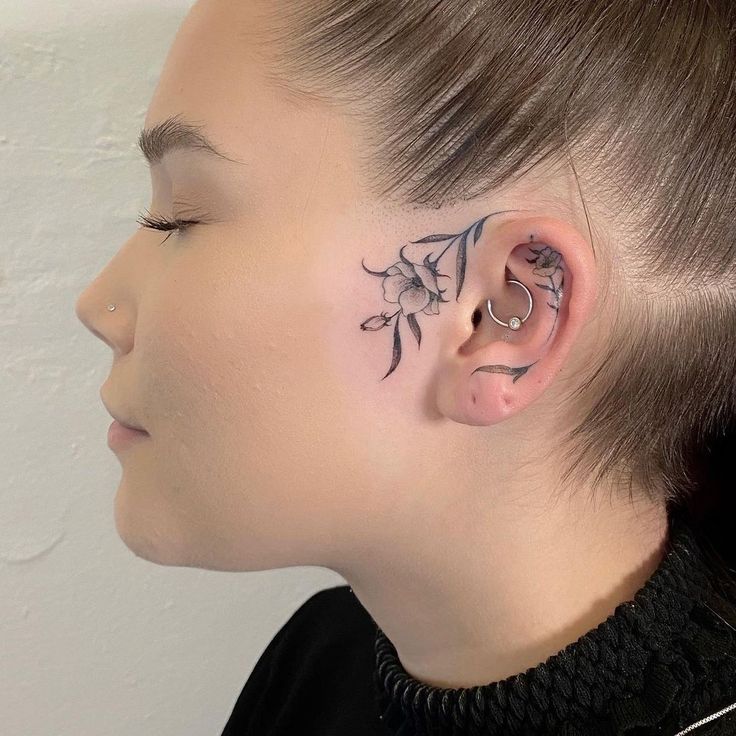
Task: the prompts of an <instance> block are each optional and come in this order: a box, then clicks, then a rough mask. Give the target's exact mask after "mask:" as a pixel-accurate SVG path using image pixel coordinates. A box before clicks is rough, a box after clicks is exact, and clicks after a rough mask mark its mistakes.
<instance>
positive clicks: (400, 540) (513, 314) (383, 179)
mask: <svg viewBox="0 0 736 736" xmlns="http://www.w3.org/2000/svg"><path fill="white" fill-rule="evenodd" d="M735 26H736V13H735V11H734V6H733V5H732V4H731V0H691V1H690V2H688V3H667V2H664V3H631V2H629V1H628V0H611V2H607V3H592V2H591V3H579V4H573V3H557V2H553V1H549V2H541V1H539V0H537V1H536V2H532V1H531V0H526V1H524V0H515V2H513V3H510V2H506V1H505V0H493V2H490V3H468V2H465V1H463V0H438V2H421V1H419V0H417V1H416V2H403V3H396V2H395V1H394V0H323V2H314V1H313V0H310V1H307V0H303V1H302V2H286V1H285V0H281V1H275V0H248V1H247V2H246V1H244V0H237V1H236V0H199V2H197V3H196V4H195V5H194V6H193V8H192V9H191V11H190V12H189V14H188V15H187V17H186V19H185V21H184V23H183V24H182V26H181V28H180V30H179V32H178V34H177V36H176V39H175V41H174V44H173V46H172V48H171V50H170V53H169V56H168V58H167V60H166V63H165V66H164V69H163V72H162V75H161V79H160V81H159V84H158V87H157V89H156V91H155V93H154V96H153V99H152V100H151V103H150V106H149V109H148V112H147V115H146V120H145V129H144V131H143V132H142V134H141V137H140V140H139V144H140V147H141V150H142V152H143V154H144V155H145V156H146V158H147V160H148V162H149V163H150V166H151V176H152V181H153V201H152V204H153V206H152V208H151V211H149V213H148V214H144V215H142V216H141V218H140V220H139V221H140V223H141V225H143V229H140V230H138V231H136V232H135V233H134V234H133V235H132V236H131V238H130V239H129V240H128V241H127V242H126V243H124V245H123V246H122V248H121V249H120V251H119V252H118V253H117V254H116V255H115V257H114V258H113V259H112V260H111V261H110V262H109V264H108V265H107V266H106V267H105V269H104V270H103V271H102V272H101V273H100V274H99V276H98V277H97V278H96V279H95V280H94V281H93V283H91V284H90V285H89V286H88V287H87V288H86V289H85V291H84V292H83V293H82V294H81V295H80V297H79V301H78V304H77V314H78V316H79V318H80V319H81V320H82V321H83V322H84V324H85V325H86V326H87V327H88V328H89V329H90V330H92V331H93V332H94V333H95V334H96V335H98V336H99V337H100V338H101V339H103V340H104V341H105V342H106V343H108V344H109V345H110V346H111V347H112V348H113V352H114V358H115V359H114V364H113V366H112V369H111V373H110V376H109V378H108V380H107V381H106V382H105V384H104V385H103V387H102V391H101V394H102V399H103V401H104V403H105V405H106V406H107V408H108V409H109V411H110V412H111V413H112V414H113V415H114V416H115V417H116V418H117V419H119V420H120V421H121V422H123V423H127V424H128V425H132V426H134V427H138V429H140V430H145V432H143V431H138V432H133V431H130V430H128V431H125V430H123V429H122V428H121V427H120V426H119V425H114V427H113V429H112V431H111V434H110V444H111V447H112V448H113V449H114V450H115V452H116V453H117V455H118V457H119V460H120V462H121V466H122V478H121V481H120V486H119V488H118V491H117V494H116V497H115V522H116V528H117V530H118V533H119V534H120V536H121V538H122V539H123V541H124V542H125V544H127V546H128V547H129V548H130V549H131V550H132V551H133V552H134V553H135V554H136V555H137V556H139V557H141V558H143V559H146V560H150V561H151V562H154V563H157V564H161V565H175V566H187V567H198V568H206V569H211V570H228V571H246V570H267V569H275V568H281V567H289V566H294V565H318V566H324V567H328V568H331V569H332V570H335V571H336V572H338V573H339V574H340V575H342V576H343V577H344V578H345V580H346V581H347V583H348V585H344V586H338V587H337V588H333V589H330V590H328V591H321V592H320V593H318V594H317V595H316V596H314V597H313V598H312V599H310V600H309V601H308V602H307V603H305V604H304V606H302V608H301V609H300V610H299V611H297V613H296V614H294V616H293V617H292V619H291V620H290V621H289V622H288V623H287V625H286V626H285V627H284V628H283V629H282V630H281V631H280V632H279V634H278V635H277V637H276V638H275V639H274V640H273V641H272V642H271V644H270V645H269V648H268V650H267V651H266V652H264V654H263V656H262V658H261V660H260V661H259V662H258V665H257V666H256V669H255V670H254V671H253V673H252V674H251V676H250V678H249V679H248V682H247V683H246V686H245V688H244V690H243V692H242V693H241V696H240V698H239V699H238V702H237V704H236V707H235V709H234V710H233V713H232V714H231V716H230V719H229V721H228V724H227V726H226V728H225V732H226V733H227V734H236V733H237V734H252V735H253V736H256V735H257V736H263V735H264V734H277V733H278V734H287V733H288V734H294V733H299V734H300V735H303V734H321V735H323V736H329V735H331V734H398V735H400V736H408V735H409V734H425V733H427V734H428V733H441V734H459V733H463V734H465V733H467V734H473V733H486V734H504V736H506V735H508V734H554V735H557V736H562V735H564V736H573V735H576V736H580V735H583V734H586V735H587V734H595V735H596V736H597V735H599V734H629V735H631V736H633V734H637V735H643V734H667V735H668V736H669V735H674V734H675V733H684V732H685V730H686V729H689V730H688V732H690V730H693V728H692V727H694V728H697V733H698V736H700V734H706V733H707V734H711V736H712V735H713V734H731V733H736V717H735V716H736V711H734V709H732V708H731V707H730V706H732V704H734V703H736V638H735V637H736V634H735V633H734V631H736V630H735V629H734V623H735V622H736V608H734V605H736V603H735V601H736V596H734V594H733V589H732V587H731V583H732V580H731V578H730V577H729V574H728V571H727V570H726V569H725V568H723V569H721V568H718V569H717V568H716V565H715V562H714V560H715V556H714V555H712V554H709V555H706V554H705V551H704V547H705V540H702V539H700V537H699V536H698V535H697V534H696V533H695V531H694V528H693V526H692V524H691V523H690V521H691V520H689V518H688V517H687V515H686V514H684V513H683V512H682V509H683V508H685V506H686V502H687V500H688V499H689V498H693V497H695V496H697V494H698V493H699V492H701V491H700V490H699V489H698V487H697V484H696V483H695V482H694V462H695V461H694V457H695V455H694V452H695V450H696V449H697V447H699V444H698V443H702V442H705V441H706V439H707V438H712V437H714V436H718V433H719V431H721V429H722V427H723V426H725V424H726V423H727V422H728V421H729V420H732V419H733V418H734V417H736V392H735V391H734V360H735V353H734V350H736V320H735V319H734V315H735V312H736V307H735V304H736V298H735V296H734V282H735V280H734V276H735V275H736V249H735V248H734V227H733V216H732V207H733V202H734V198H735V195H736V180H735V179H734V176H733V171H734V170H735V166H734V164H736V149H735V147H734V141H733V130H734V128H733V122H734V108H735V102H734V100H735V92H734V79H735V78H736V77H735V74H734V59H735V56H736V55H735V54H734V27H735ZM155 231H171V232H169V233H168V235H166V237H165V238H163V240H162V239H161V235H160V233H156V232H155ZM159 245H161V246H165V247H158V246H159ZM106 307H107V308H106ZM702 492H703V493H705V491H704V490H703V491H702ZM695 724H697V725H695Z"/></svg>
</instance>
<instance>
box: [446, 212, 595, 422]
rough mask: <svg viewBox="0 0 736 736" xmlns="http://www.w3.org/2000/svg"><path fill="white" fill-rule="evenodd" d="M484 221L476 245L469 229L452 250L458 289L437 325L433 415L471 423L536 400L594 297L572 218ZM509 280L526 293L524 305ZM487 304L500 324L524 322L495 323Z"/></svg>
mask: <svg viewBox="0 0 736 736" xmlns="http://www.w3.org/2000/svg"><path fill="white" fill-rule="evenodd" d="M483 220H484V221H485V222H481V225H484V227H482V230H481V233H480V237H478V239H477V241H476V240H475V238H476V237H477V235H476V233H477V228H478V225H477V224H476V223H474V224H473V225H472V226H471V228H470V229H469V231H468V233H469V235H468V237H467V238H465V239H461V241H460V244H459V246H458V247H459V248H463V249H465V248H466V251H465V252H463V253H460V252H458V266H457V271H456V272H457V276H458V278H457V280H459V281H460V284H459V285H458V284H457V283H456V284H455V289H456V300H457V301H456V303H455V304H453V306H452V308H450V307H448V310H449V312H450V314H449V315H448V317H447V320H446V321H445V322H443V325H442V335H441V337H440V339H441V341H442V345H441V350H440V355H439V361H440V363H439V366H438V371H437V382H436V402H437V407H438V409H439V411H440V412H441V413H442V414H443V415H445V416H447V417H448V418H450V419H454V420H455V421H457V422H461V423H463V424H471V425H488V424H494V423H496V422H500V421H503V420H504V419H505V418H506V417H508V416H510V415H512V414H514V413H516V412H519V411H521V410H522V409H524V408H525V407H527V406H529V404H531V403H532V402H533V401H535V400H536V399H537V398H538V397H539V396H541V395H542V394H543V392H544V391H545V389H547V387H548V386H550V384H552V382H553V381H554V379H555V377H556V376H557V374H558V373H559V372H560V371H561V370H562V369H563V368H564V367H565V365H566V361H568V360H569V358H570V353H571V350H572V347H573V345H574V344H575V341H576V339H577V338H578V336H579V334H580V332H581V330H582V328H583V326H584V325H585V324H586V323H587V322H588V321H589V320H590V319H591V317H592V314H593V311H594V307H595V298H596V294H597V268H596V262H595V255H594V253H593V251H592V248H591V245H590V243H589V242H588V241H587V240H586V239H585V238H584V237H583V236H582V235H581V234H580V232H579V231H578V230H577V228H576V227H575V226H573V225H572V224H570V223H569V222H566V221H564V220H560V219H556V218H553V217H547V216H544V217H522V218H519V219H514V220H506V221H504V222H502V223H500V224H498V225H496V223H494V221H493V219H492V218H491V219H486V218H483ZM479 222H480V221H479ZM471 234H472V237H471ZM461 262H462V263H461ZM510 279H514V280H516V281H519V282H521V283H522V284H523V285H524V286H525V287H526V289H528V290H529V293H530V294H531V299H532V302H531V305H530V300H529V297H528V296H527V293H526V291H525V290H524V289H523V288H521V287H520V286H518V285H517V284H513V283H511V284H510V283H507V282H508V280H510ZM489 299H490V302H491V309H492V311H493V314H494V315H495V317H496V318H497V319H498V320H500V321H501V322H505V323H509V320H510V319H511V318H512V317H514V316H516V317H518V318H519V319H520V320H523V322H521V326H520V327H519V328H518V329H516V330H514V329H510V328H509V327H503V326H501V325H500V324H498V323H496V322H495V321H494V320H493V319H492V317H491V315H490V313H489V310H488V304H487V300H489ZM530 306H531V308H532V309H531V313H530V314H529V316H528V317H526V319H524V317H525V316H526V315H527V312H528V311H529V307H530ZM516 322H517V321H516V320H512V321H511V322H510V324H511V325H513V324H515V323H516Z"/></svg>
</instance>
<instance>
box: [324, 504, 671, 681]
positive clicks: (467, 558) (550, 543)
mask: <svg viewBox="0 0 736 736" xmlns="http://www.w3.org/2000/svg"><path fill="white" fill-rule="evenodd" d="M579 503H580V506H579V507H576V508H575V509H574V510H573V509H572V507H571V505H570V504H568V503H564V504H563V503H560V504H559V505H557V506H556V507H555V508H544V510H543V511H542V510H540V509H534V510H533V509H530V508H529V507H523V508H522V507H520V506H519V505H518V503H517V504H514V505H513V508H509V509H503V508H498V507H497V506H494V507H493V508H492V509H488V508H485V509H480V508H474V509H473V508H469V507H468V506H466V507H465V508H464V513H463V515H462V516H461V515H459V514H458V513H457V507H455V508H454V509H453V512H452V514H451V513H449V512H448V513H447V514H439V515H438V516H439V517H440V518H434V519H433V518H432V517H431V516H430V513H429V512H427V516H426V517H425V518H414V520H413V525H412V529H406V530H405V531H404V533H403V534H402V533H398V532H397V530H396V529H395V528H394V529H393V532H392V533H391V534H390V535H389V534H387V535H386V537H385V539H384V540H383V542H382V543H381V544H378V545H375V546H374V547H371V549H369V550H368V549H363V550H362V553H361V554H360V555H356V556H355V557H351V559H350V560H349V561H348V563H347V564H345V565H344V566H342V567H340V566H338V565H336V566H332V567H333V569H335V570H337V572H339V573H340V574H341V575H342V576H343V577H344V578H345V580H346V581H347V582H348V584H349V585H350V586H351V587H352V589H353V592H354V593H355V595H356V596H357V598H358V599H359V600H360V601H361V603H362V605H363V606H364V607H365V608H366V609H367V611H368V612H369V614H370V615H371V616H372V618H373V619H374V620H375V622H376V623H377V624H378V626H379V627H380V628H381V629H382V631H383V632H384V633H385V634H386V636H387V637H388V638H389V639H390V640H391V642H392V643H393V645H394V646H395V647H396V650H397V652H398V655H399V659H400V660H401V663H402V664H403V666H404V668H405V669H406V670H407V672H408V673H409V674H410V675H412V676H413V677H415V678H416V679H418V680H421V681H423V682H426V683H428V684H430V685H434V686H437V687H448V688H449V687H452V688H456V687H471V686H473V685H480V684H487V683H491V682H496V681H498V680H502V679H504V678H506V677H509V676H511V675H514V674H517V673H520V672H524V671H525V670H526V669H528V668H530V667H534V666H536V665H538V664H540V663H541V662H543V661H545V660H546V659H547V658H548V657H549V656H551V655H553V654H556V653H557V652H559V651H560V650H561V649H563V648H564V647H565V646H567V645H568V644H570V643H572V642H574V641H576V640H577V639H578V638H579V637H580V636H582V635H583V634H585V633H587V632H588V631H590V630H591V629H593V628H595V627H596V626H597V625H598V624H599V623H601V622H602V621H604V620H605V619H606V618H607V617H608V616H609V615H611V614H612V613H613V612H614V609H615V608H616V606H617V605H619V604H620V603H622V602H624V601H627V600H630V599H632V598H633V596H634V594H635V593H636V591H637V590H639V588H641V587H642V586H643V584H644V582H645V581H646V580H647V579H648V578H649V577H650V576H651V574H652V573H653V572H654V570H655V569H656V567H657V566H658V565H659V563H660V561H661V560H662V557H663V556H664V554H665V551H666V547H667V541H668V520H667V515H666V511H665V508H664V506H652V505H651V504H647V505H645V504H644V503H643V502H642V503H640V504H639V505H638V506H637V505H632V504H631V503H630V502H628V501H626V502H623V501H622V502H620V504H619V505H617V506H615V505H611V506H610V507H609V506H608V505H606V506H605V507H603V508H599V509H591V508H590V504H587V505H584V504H583V502H582V501H579ZM420 513H421V512H420ZM435 513H436V509H435Z"/></svg>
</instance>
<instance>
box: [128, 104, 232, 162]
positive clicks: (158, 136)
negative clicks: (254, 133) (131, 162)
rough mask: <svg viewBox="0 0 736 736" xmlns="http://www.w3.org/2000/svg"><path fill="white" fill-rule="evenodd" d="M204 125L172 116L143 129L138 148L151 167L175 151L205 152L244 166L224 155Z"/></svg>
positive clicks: (179, 115) (178, 116)
mask: <svg viewBox="0 0 736 736" xmlns="http://www.w3.org/2000/svg"><path fill="white" fill-rule="evenodd" d="M203 127H204V126H203V125H196V124H195V123H192V122H189V121H187V120H185V119H184V118H183V116H182V115H181V114H178V115H172V116H171V117H168V118H166V120H163V121H162V122H160V123H156V125H153V126H152V127H150V128H143V130H141V132H140V134H139V135H138V148H139V149H140V151H141V153H142V154H143V157H144V158H145V159H146V161H148V164H149V166H153V165H154V164H157V163H159V162H160V161H161V159H163V157H164V156H165V155H166V154H167V153H168V152H169V151H173V150H182V149H183V150H187V151H203V152H205V153H208V154H210V155H213V156H218V157H219V158H223V159H225V160H226V161H231V162H232V163H236V164H244V163H245V162H244V161H238V160H237V159H234V158H231V157H230V156H227V155H226V154H225V153H223V152H222V151H221V150H220V149H219V148H218V147H217V146H216V145H215V144H214V143H213V142H212V141H211V140H210V139H209V138H208V137H207V136H206V135H205V134H204V133H203V132H202V128H203Z"/></svg>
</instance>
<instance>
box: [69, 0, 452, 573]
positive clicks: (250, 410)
mask: <svg viewBox="0 0 736 736" xmlns="http://www.w3.org/2000/svg"><path fill="white" fill-rule="evenodd" d="M260 22H261V21H260V19H259V18H258V16H257V13H256V5H255V4H253V3H242V2H234V1H233V2H230V1H224V0H200V2H198V3H197V4H196V5H195V6H194V7H193V9H192V10H191V11H190V13H189V15H188V16H187V18H186V19H185V21H184V23H183V25H182V26H181V28H180V30H179V33H178V35H177V36H176V39H175V42H174V44H173V47H172V48H171V50H170V53H169V56H168V58H167V60H166V64H165V67H164V69H163V72H162V75H161V78H160V82H159V85H158V87H157V89H156V91H155V94H154V96H153V99H152V101H151V104H150V107H149V109H148V112H147V115H146V119H145V126H146V127H147V128H150V127H153V126H155V125H156V124H160V123H162V122H163V121H165V120H166V119H168V118H169V117H171V116H181V117H180V118H179V120H186V121H192V122H194V123H195V124H197V125H201V126H202V128H201V132H202V133H204V134H205V135H206V136H208V137H209V138H210V139H211V140H212V141H213V142H214V143H215V144H216V145H217V146H218V147H219V148H221V149H222V150H223V151H224V152H225V154H226V155H227V156H229V157H230V158H232V159H235V160H238V161H240V162H242V163H234V162H231V161H227V160H224V159H221V158H219V157H217V156H214V155H211V154H208V153H206V152H204V151H203V150H201V149H200V150H184V149H181V148H180V149H177V150H170V151H168V152H167V153H166V154H165V155H164V156H163V158H162V160H160V161H159V162H155V163H153V164H152V166H151V178H152V201H151V206H150V207H149V209H150V211H151V213H153V214H155V215H159V216H162V217H165V218H168V219H170V218H181V219H191V220H201V221H202V222H201V224H197V225H194V226H192V227H190V228H189V229H188V230H186V231H183V232H173V233H166V232H157V231H155V230H148V229H142V228H141V229H139V230H137V231H136V232H135V233H133V234H132V235H131V237H130V239H129V240H127V241H126V242H125V243H124V244H123V245H122V247H121V248H120V250H119V251H118V252H117V253H116V255H115V256H114V257H113V258H112V259H111V260H110V262H109V263H108V264H107V265H106V267H105V268H104V269H103V270H102V271H101V273H100V274H99V275H98V276H97V278H96V279H95V280H94V281H93V282H92V283H90V284H89V286H88V287H87V288H86V289H85V290H84V292H83V293H82V294H81V295H80V297H79V301H78V303H77V314H78V316H79V318H80V319H81V320H83V321H84V323H85V324H86V325H87V326H88V327H89V328H90V329H91V330H92V331H93V332H94V333H95V334H96V335H97V336H98V337H100V338H101V339H103V340H104V341H105V342H106V343H107V344H108V345H109V346H110V347H112V349H113V354H114V359H113V364H112V367H111V370H110V374H109V377H108V378H107V380H106V381H105V383H104V385H103V386H102V388H101V395H102V397H103V399H104V401H105V403H106V405H107V406H108V408H109V409H110V411H111V412H113V413H115V414H117V415H118V416H121V417H123V418H125V419H127V420H128V421H130V422H131V423H135V424H138V425H139V426H142V427H144V428H145V429H146V430H147V431H148V432H149V434H150V437H148V438H145V439H143V440H142V441H140V442H137V443H135V444H133V445H129V446H126V447H124V448H122V449H120V450H118V451H117V454H118V458H119V461H120V464H121V466H122V477H121V480H120V486H119V488H118V491H117V494H116V497H115V522H116V526H117V530H118V533H119V534H120V536H121V538H122V539H123V541H124V542H125V543H126V544H127V545H128V547H129V548H130V549H131V550H133V551H134V552H135V553H136V554H137V555H138V556H140V557H143V558H145V559H148V560H151V561H154V562H158V563H160V564H168V565H183V566H193V567H205V568H210V569H222V570H236V569H242V570H253V569H267V568H273V567H279V566H289V565H301V564H325V565H326V564H329V563H330V561H331V554H332V553H333V552H335V554H338V552H337V550H339V549H340V548H341V546H342V545H345V544H349V545H350V546H351V548H352V549H357V548H359V547H360V544H361V539H362V534H363V532H364V531H365V530H366V529H367V528H369V527H370V526H371V523H372V522H371V521H370V520H369V518H368V517H369V515H370V514H373V515H378V516H379V518H380V515H382V514H384V513H386V512H385V509H386V508H389V507H391V505H392V504H395V503H396V499H394V498H392V494H391V493H390V485H391V481H390V480H389V479H391V478H393V477H395V474H397V473H399V472H404V470H406V472H407V474H409V473H410V472H411V468H412V463H415V462H416V452H417V444H416V442H415V441H414V440H412V438H411V434H412V432H413V431H414V430H413V427H412V421H411V419H410V417H407V416H406V414H407V412H406V410H405V408H403V407H402V406H401V404H402V402H404V403H406V402H407V401H408V396H409V395H410V392H411V390H412V389H411V387H412V385H413V383H414V382H415V381H416V378H417V374H416V371H415V372H414V373H412V364H417V365H418V364H420V363H421V362H422V360H423V358H422V356H420V354H419V353H418V351H417V349H416V343H415V344H414V346H413V347H414V349H413V350H409V349H408V347H407V348H405V355H404V357H403V359H402V365H401V366H400V368H403V369H404V371H403V375H402V371H401V370H397V371H396V373H395V374H393V375H392V376H391V378H390V379H387V380H385V381H381V380H380V379H381V377H382V376H383V375H384V374H385V372H386V370H387V368H388V364H389V361H390V358H391V341H392V334H391V333H392V332H393V330H389V329H385V330H382V331H379V332H373V331H365V330H361V329H360V325H361V323H363V322H364V321H365V320H366V319H367V318H368V317H371V316H372V315H377V314H379V313H380V312H382V311H386V309H387V308H388V307H396V306H397V305H396V304H387V302H385V301H384V300H383V292H382V290H381V286H380V285H381V280H380V279H377V278H376V277H375V276H371V275H369V274H367V273H366V271H365V270H363V268H362V267H361V259H365V264H366V266H367V267H368V268H371V269H374V270H377V271H380V270H382V269H383V268H386V267H387V266H389V265H390V264H391V263H393V262H394V261H395V260H396V256H397V240H396V235H395V233H392V230H393V229H394V227H395V223H394V222H392V221H391V219H390V218H389V217H387V216H386V210H385V209H382V210H381V214H380V215H379V214H377V210H376V209H375V208H374V202H373V201H372V200H371V199H370V198H369V197H368V196H367V195H366V194H365V192H364V189H363V186H362V181H361V178H360V176H359V166H358V162H357V155H358V153H357V151H356V147H355V146H356V142H357V141H358V140H359V139H360V133H359V131H357V130H356V129H355V128H351V127H349V123H348V118H346V117H344V116H341V115H338V114H336V113H334V112H331V111H330V110H328V109H327V108H321V107H317V106H316V105H314V104H312V103H305V102H304V101H299V100H296V99H295V98H293V97H289V96H287V93H286V92H284V91H281V90H279V89H277V88H276V87H275V86H272V85H270V84H269V83H268V81H267V80H266V79H265V78H264V72H265V70H266V69H267V62H266V61H265V60H262V59H260V58H259V57H258V54H257V53H256V48H257V47H256V42H257V41H258V40H259V37H260V33H261V30H260V26H259V24H260ZM159 142H160V138H159ZM379 217H383V222H381V221H379ZM402 224H403V227H404V228H405V232H406V233H407V234H414V233H415V232H416V230H414V229H412V225H411V223H407V221H406V220H405V219H404V220H403V221H402ZM382 226H384V228H385V229H384V231H383V233H382V230H381V228H382ZM386 233H391V235H387V234H386ZM167 236H168V237H167ZM164 240H165V243H164V242H162V241H164ZM403 242H407V241H406V240H404V241H403ZM111 302H114V303H115V304H117V309H116V310H115V311H113V312H109V311H107V309H106V305H107V304H109V303H111ZM392 311H394V310H393V309H392V310H389V313H390V312H392ZM433 319H438V317H437V316H435V317H433ZM403 326H404V327H405V325H403ZM424 340H425V342H426V343H429V347H427V346H425V345H424V344H423V345H422V353H424V352H425V351H426V350H427V349H429V350H431V349H432V347H431V335H430V334H429V333H427V334H426V336H425V338H424ZM426 368H427V369H429V365H427V366H426ZM425 449H426V448H425ZM383 487H386V488H387V490H386V497H385V498H384V499H383V501H382V500H381V497H380V494H381V491H380V490H379V489H380V488H383ZM384 504H385V507H384Z"/></svg>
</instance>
